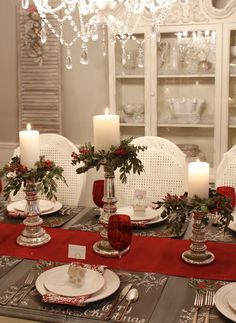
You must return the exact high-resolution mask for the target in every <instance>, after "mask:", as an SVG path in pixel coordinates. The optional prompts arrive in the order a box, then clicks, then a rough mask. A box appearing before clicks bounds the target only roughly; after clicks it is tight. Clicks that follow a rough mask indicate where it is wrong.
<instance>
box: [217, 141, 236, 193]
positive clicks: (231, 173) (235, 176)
mask: <svg viewBox="0 0 236 323" xmlns="http://www.w3.org/2000/svg"><path fill="white" fill-rule="evenodd" d="M218 186H232V187H234V188H235V189H236V145H235V146H233V147H232V148H231V149H230V150H229V151H227V152H226V153H225V154H224V156H223V158H222V160H221V162H220V164H219V166H218V167H217V170H216V176H215V187H218Z"/></svg>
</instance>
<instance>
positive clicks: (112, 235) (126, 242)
mask: <svg viewBox="0 0 236 323" xmlns="http://www.w3.org/2000/svg"><path fill="white" fill-rule="evenodd" d="M131 240H132V225H131V220H130V217H129V216H128V215H126V214H113V215H111V216H110V217H109V222H108V241H109V243H110V245H111V246H112V248H113V249H115V250H117V251H118V256H119V258H121V257H122V255H123V254H125V253H126V252H128V250H129V246H130V243H131Z"/></svg>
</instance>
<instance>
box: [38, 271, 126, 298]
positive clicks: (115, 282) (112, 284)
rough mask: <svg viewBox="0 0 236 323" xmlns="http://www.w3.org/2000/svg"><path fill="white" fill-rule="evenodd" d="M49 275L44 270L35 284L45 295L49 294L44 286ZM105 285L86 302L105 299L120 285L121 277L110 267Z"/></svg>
mask: <svg viewBox="0 0 236 323" xmlns="http://www.w3.org/2000/svg"><path fill="white" fill-rule="evenodd" d="M46 275H47V271H45V272H43V273H42V274H41V275H39V276H38V278H37V280H36V283H35V286H36V289H37V291H38V292H39V293H40V294H41V295H42V296H43V295H45V294H47V292H48V290H47V289H46V288H45V286H44V279H45V277H46ZM103 278H104V281H105V283H104V285H103V287H102V288H101V289H100V290H99V291H97V292H96V293H94V294H93V295H92V296H91V297H89V298H88V299H86V300H85V303H92V302H96V301H99V300H101V299H104V298H106V297H108V296H110V295H112V294H113V293H115V291H116V290H117V289H118V288H119V286H120V279H119V276H118V275H117V274H115V273H114V272H113V271H111V270H109V269H105V271H104V274H103Z"/></svg>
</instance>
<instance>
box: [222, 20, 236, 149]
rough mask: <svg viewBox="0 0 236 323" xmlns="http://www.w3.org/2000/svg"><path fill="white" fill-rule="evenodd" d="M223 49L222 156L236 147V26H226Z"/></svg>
mask: <svg viewBox="0 0 236 323" xmlns="http://www.w3.org/2000/svg"><path fill="white" fill-rule="evenodd" d="M224 39H225V41H224V43H225V46H224V48H223V79H224V80H228V82H227V81H226V82H225V83H224V84H223V85H222V86H223V96H222V109H223V112H224V113H222V128H223V133H222V134H223V136H222V155H223V153H224V152H226V151H227V150H229V149H230V148H231V147H233V146H234V145H236V24H229V25H226V26H225V30H224Z"/></svg>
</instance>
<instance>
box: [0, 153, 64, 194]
mask: <svg viewBox="0 0 236 323" xmlns="http://www.w3.org/2000/svg"><path fill="white" fill-rule="evenodd" d="M62 173H63V168H62V167H60V166H56V165H55V163H54V162H53V161H51V160H46V159H45V157H44V156H40V160H39V161H38V162H36V163H35V167H34V168H27V167H26V166H24V165H22V164H21V163H20V157H19V156H14V157H12V159H11V161H10V163H9V164H8V165H5V166H4V167H3V168H2V169H0V178H1V177H2V178H3V179H4V181H5V183H6V185H5V187H4V190H3V192H4V197H5V199H8V198H9V195H10V193H11V192H13V195H16V194H17V193H18V191H19V190H20V189H21V187H22V184H23V186H24V187H25V186H26V183H27V180H34V183H35V185H36V190H37V192H40V193H42V194H45V195H46V197H47V198H48V199H52V198H55V199H56V192H57V183H56V180H62V181H63V182H64V183H66V180H65V178H64V176H63V175H62Z"/></svg>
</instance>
